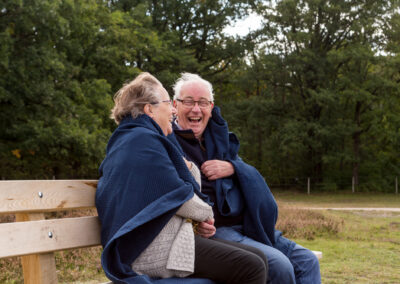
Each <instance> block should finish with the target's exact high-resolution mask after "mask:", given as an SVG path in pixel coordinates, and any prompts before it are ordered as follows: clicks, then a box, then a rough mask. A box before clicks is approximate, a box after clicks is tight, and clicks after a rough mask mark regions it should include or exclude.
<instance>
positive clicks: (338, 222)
mask: <svg viewBox="0 0 400 284" xmlns="http://www.w3.org/2000/svg"><path fill="white" fill-rule="evenodd" d="M343 224H344V220H343V219H339V218H336V217H332V216H327V215H324V214H323V213H322V212H319V211H315V210H308V209H298V208H295V207H281V208H279V219H278V223H277V228H278V230H280V231H282V233H283V234H284V235H285V236H286V237H288V238H295V239H307V240H313V239H314V238H315V237H316V236H321V235H324V234H329V235H336V234H337V233H338V232H340V231H341V229H342V227H343Z"/></svg>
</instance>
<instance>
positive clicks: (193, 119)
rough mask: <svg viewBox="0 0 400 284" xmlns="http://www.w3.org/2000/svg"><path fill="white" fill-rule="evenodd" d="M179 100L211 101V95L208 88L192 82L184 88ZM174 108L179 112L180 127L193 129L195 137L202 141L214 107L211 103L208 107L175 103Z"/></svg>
mask: <svg viewBox="0 0 400 284" xmlns="http://www.w3.org/2000/svg"><path fill="white" fill-rule="evenodd" d="M179 100H185V101H186V100H194V101H200V102H201V101H203V100H205V101H210V100H211V99H210V93H209V91H208V88H207V87H206V86H205V85H204V84H202V83H200V82H190V83H186V84H185V85H183V86H182V88H181V92H180V97H179ZM174 106H175V108H176V110H177V120H178V124H179V126H181V127H182V128H183V129H185V130H187V129H192V131H193V133H194V135H195V137H196V138H197V139H200V138H201V136H202V135H203V132H204V129H206V126H207V123H208V120H209V119H210V117H211V111H212V108H213V107H214V105H213V104H212V103H211V104H209V105H208V106H204V105H203V106H202V104H201V103H200V105H199V103H195V104H194V105H193V106H188V105H187V104H185V103H184V102H181V101H178V100H176V101H174Z"/></svg>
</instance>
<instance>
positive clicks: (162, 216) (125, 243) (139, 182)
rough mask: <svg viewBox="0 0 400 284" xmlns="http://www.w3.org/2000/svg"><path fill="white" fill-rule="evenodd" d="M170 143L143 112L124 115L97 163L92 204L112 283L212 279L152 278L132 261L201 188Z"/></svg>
mask: <svg viewBox="0 0 400 284" xmlns="http://www.w3.org/2000/svg"><path fill="white" fill-rule="evenodd" d="M181 151H182V150H181V149H180V148H179V147H176V145H175V144H173V143H171V141H170V140H168V139H167V138H166V137H165V136H164V135H163V133H162V131H161V129H160V127H159V126H158V125H157V123H155V122H154V121H153V120H152V119H151V118H150V117H148V116H147V115H141V116H139V117H137V118H136V119H132V118H130V117H127V118H125V119H124V120H123V121H122V122H121V123H120V125H119V126H118V128H117V129H116V130H115V131H114V133H113V135H112V136H111V138H110V140H109V142H108V145H107V151H106V157H105V159H104V161H103V162H102V164H101V166H100V170H99V171H100V175H101V177H100V179H99V183H98V186H97V192H96V207H97V211H98V214H99V219H100V222H101V225H102V231H101V243H102V245H103V248H104V250H103V253H102V256H101V260H102V265H103V268H104V271H105V273H106V275H107V277H108V278H109V279H110V280H112V281H113V282H114V283H166V284H169V283H189V284H212V283H214V282H212V281H211V280H208V279H194V278H193V279H191V278H168V279H151V278H149V277H148V276H146V275H138V274H136V273H135V272H134V271H132V268H131V266H130V264H131V263H132V262H133V261H134V260H135V259H136V258H137V257H138V256H139V255H140V253H141V252H142V251H143V250H144V249H145V248H146V247H147V246H148V245H149V244H150V243H151V242H152V240H153V239H154V238H155V237H156V236H157V234H158V233H159V232H160V231H161V229H162V228H163V227H164V225H165V224H166V223H167V222H168V221H169V220H170V218H171V217H172V216H173V215H174V214H175V213H176V211H177V210H178V208H179V207H180V206H181V205H182V204H183V203H184V202H186V201H187V200H189V199H190V198H191V197H192V196H193V194H194V193H195V192H196V193H197V194H198V195H199V196H202V197H205V196H204V195H202V194H201V193H200V192H199V187H198V185H197V183H196V182H195V181H194V179H193V177H192V175H191V174H190V172H189V170H188V169H187V166H186V164H185V162H184V160H183V159H182V152H181Z"/></svg>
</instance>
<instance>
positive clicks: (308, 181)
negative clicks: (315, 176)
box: [307, 178, 310, 195]
mask: <svg viewBox="0 0 400 284" xmlns="http://www.w3.org/2000/svg"><path fill="white" fill-rule="evenodd" d="M307 194H308V195H310V178H307Z"/></svg>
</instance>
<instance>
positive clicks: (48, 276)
mask: <svg viewBox="0 0 400 284" xmlns="http://www.w3.org/2000/svg"><path fill="white" fill-rule="evenodd" d="M21 262H22V269H23V272H24V283H25V284H50V283H57V274H56V264H55V261H54V254H53V253H46V254H34V255H27V256H22V257H21Z"/></svg>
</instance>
